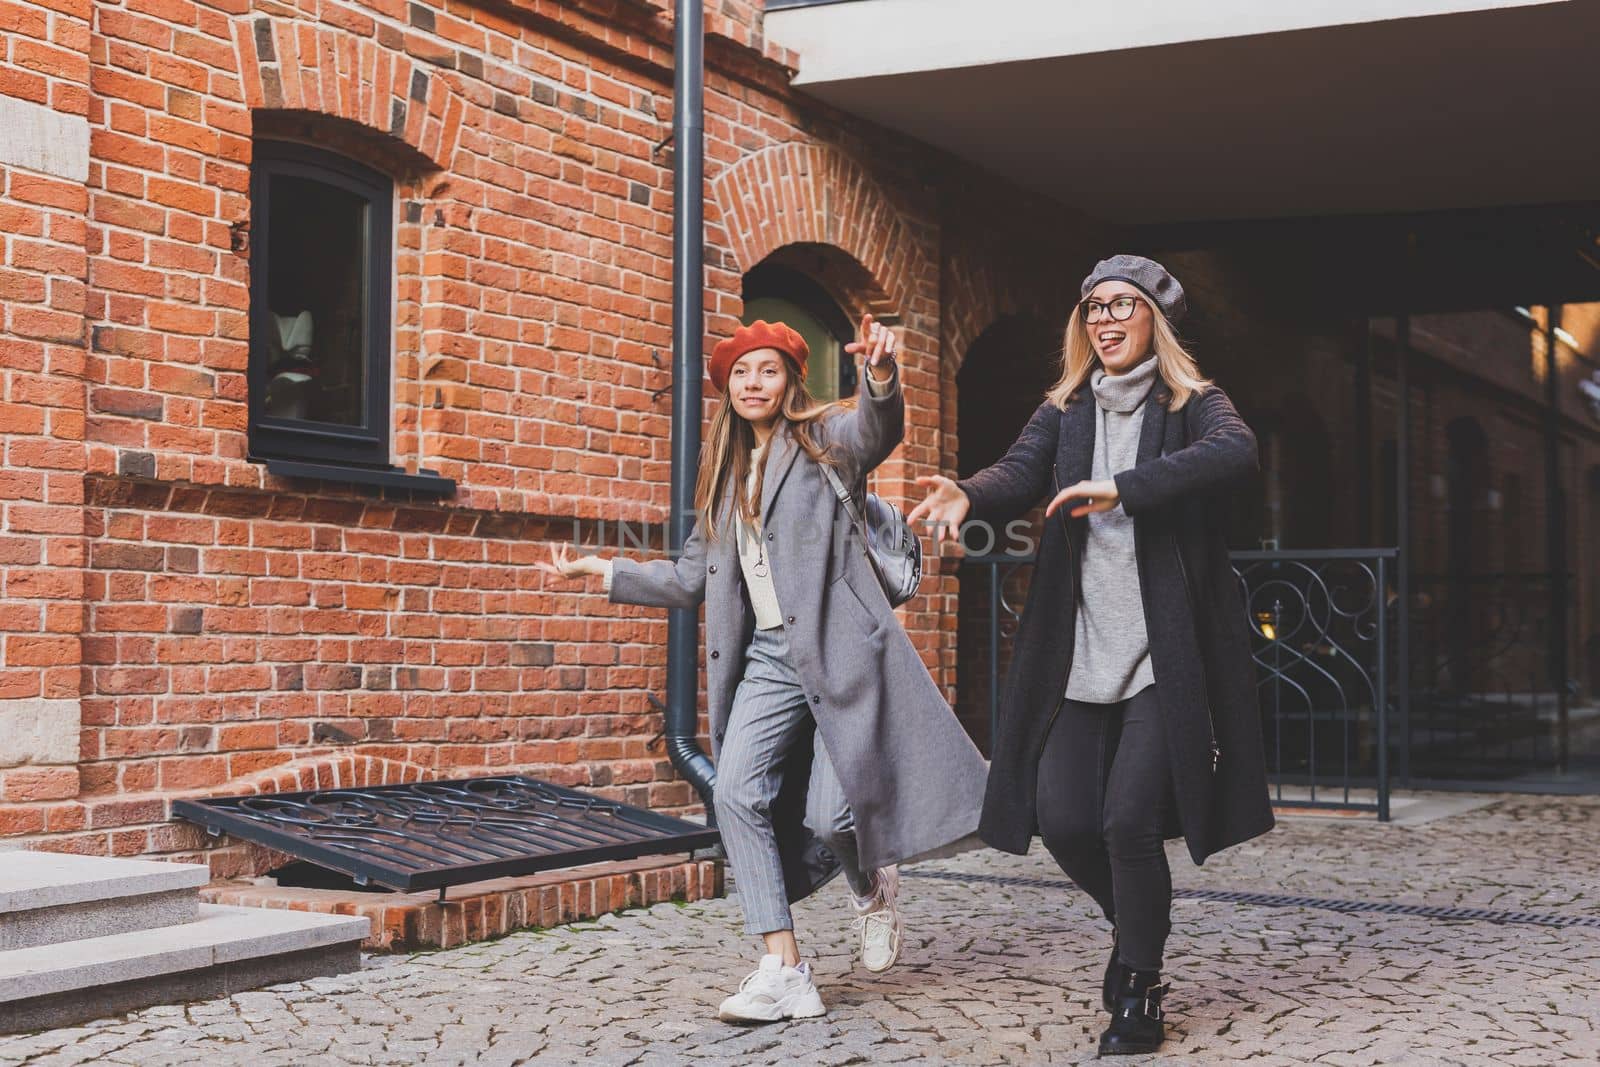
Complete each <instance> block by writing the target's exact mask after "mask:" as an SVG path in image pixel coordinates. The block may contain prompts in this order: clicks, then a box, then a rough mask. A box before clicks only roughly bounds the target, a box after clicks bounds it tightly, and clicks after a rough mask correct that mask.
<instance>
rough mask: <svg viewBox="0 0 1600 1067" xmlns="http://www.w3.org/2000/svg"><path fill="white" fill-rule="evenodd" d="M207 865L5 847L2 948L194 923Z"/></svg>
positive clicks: (0, 879) (0, 857)
mask: <svg viewBox="0 0 1600 1067" xmlns="http://www.w3.org/2000/svg"><path fill="white" fill-rule="evenodd" d="M209 877H210V873H209V872H208V871H207V869H206V867H205V866H204V865H203V864H197V863H158V862H154V861H151V860H124V859H109V858H106V857H103V856H74V855H68V854H63V853H57V852H22V851H18V852H5V853H0V953H5V952H10V951H14V950H17V949H26V948H34V947H37V946H40V945H54V944H59V943H61V942H64V941H77V940H81V939H83V938H94V937H107V936H110V935H112V934H122V933H130V932H132V931H137V930H151V929H156V928H159V927H164V926H173V925H176V924H178V923H186V922H193V921H194V920H195V917H196V916H197V915H198V914H199V912H198V910H197V909H198V907H199V889H200V887H201V886H203V885H205V884H206V881H207V879H208V878H209Z"/></svg>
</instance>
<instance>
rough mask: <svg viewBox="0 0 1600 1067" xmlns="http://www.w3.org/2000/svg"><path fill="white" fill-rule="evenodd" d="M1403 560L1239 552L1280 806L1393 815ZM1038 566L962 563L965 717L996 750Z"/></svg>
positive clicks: (1017, 560)
mask: <svg viewBox="0 0 1600 1067" xmlns="http://www.w3.org/2000/svg"><path fill="white" fill-rule="evenodd" d="M1395 556H1396V553H1395V551H1394V550H1393V549H1358V550H1348V551H1346V550H1329V551H1304V552H1281V551H1277V552H1265V551H1263V552H1237V553H1234V554H1233V557H1232V559H1233V565H1234V571H1235V573H1236V575H1237V576H1238V580H1239V583H1240V591H1241V594H1242V597H1243V600H1244V603H1245V605H1246V607H1245V610H1246V614H1247V618H1248V622H1249V627H1250V633H1251V654H1252V656H1253V657H1254V659H1255V663H1256V668H1257V691H1258V693H1259V695H1260V707H1261V717H1262V718H1261V721H1262V728H1263V735H1264V738H1265V741H1266V751H1267V762H1268V770H1269V773H1270V776H1271V779H1272V789H1273V794H1274V800H1275V801H1276V802H1278V803H1279V804H1282V805H1286V806H1292V807H1314V808H1336V809H1342V810H1356V811H1372V812H1376V813H1377V815H1378V818H1379V819H1382V820H1387V819H1388V818H1389V752H1388V746H1387V744H1386V743H1385V739H1386V738H1388V737H1389V730H1388V724H1389V711H1390V708H1391V705H1392V701H1393V700H1394V695H1393V693H1392V692H1391V689H1392V682H1393V678H1392V677H1391V675H1392V669H1391V664H1392V662H1393V660H1392V656H1393V647H1392V646H1393V643H1394V636H1393V633H1392V631H1393V626H1392V618H1391V609H1392V607H1393V601H1394V591H1393V588H1392V586H1393V584H1394V562H1395ZM1033 563H1034V558H1033V557H1032V556H1005V555H1000V556H969V557H967V558H966V559H965V560H963V561H962V565H961V572H960V581H961V597H962V604H963V610H962V624H961V625H962V632H961V638H962V667H963V670H962V674H963V675H964V677H962V678H960V679H958V686H957V689H958V696H957V703H958V711H960V712H962V713H963V719H964V721H966V722H967V723H968V724H969V728H972V727H974V726H976V725H977V724H978V721H979V720H980V719H981V720H986V724H985V725H986V727H987V731H988V734H989V740H990V742H991V745H992V742H993V726H994V719H995V716H994V709H995V708H997V707H998V706H999V702H1000V680H1001V678H1002V677H1003V675H1004V672H1005V670H1006V668H1007V666H1008V662H1009V651H1010V640H1011V638H1012V637H1013V636H1014V635H1015V632H1016V626H1017V623H1018V621H1019V620H1020V618H1021V606H1022V604H1023V602H1024V600H1025V599H1026V596H1027V583H1028V580H1029V579H1030V578H1031V571H1032V566H1033ZM980 635H981V636H980ZM1369 795H1370V798H1371V799H1368V796H1369Z"/></svg>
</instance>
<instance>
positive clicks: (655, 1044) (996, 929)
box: [0, 797, 1600, 1067]
mask: <svg viewBox="0 0 1600 1067" xmlns="http://www.w3.org/2000/svg"><path fill="white" fill-rule="evenodd" d="M1172 855H1173V869H1174V877H1175V881H1176V882H1177V884H1178V885H1179V886H1180V887H1183V888H1185V889H1193V890H1201V891H1205V890H1213V891H1218V890H1242V891H1249V892H1258V893H1270V894H1282V895H1288V894H1293V895H1297V896H1306V897H1317V898H1325V899H1335V900H1339V901H1352V902H1359V901H1365V902H1371V903H1372V904H1375V905H1376V904H1383V903H1390V904H1398V905H1406V904H1413V905H1431V906H1438V907H1461V908H1494V909H1505V910H1510V911H1523V912H1530V913H1537V914H1536V915H1528V916H1523V917H1522V919H1523V921H1514V922H1507V921H1492V922H1491V921H1481V920H1477V921H1474V920H1457V919H1441V918H1427V917H1422V916H1418V915H1408V914H1385V913H1381V912H1376V911H1370V910H1368V911H1357V912H1343V911H1338V910H1333V909H1331V908H1329V907H1326V906H1303V905H1301V906H1295V905H1287V904H1285V903H1284V901H1283V900H1279V901H1276V902H1274V903H1275V905H1276V906H1260V905H1246V904H1232V903H1221V902H1217V901H1216V900H1207V899H1194V898H1188V899H1180V900H1179V901H1178V903H1177V904H1176V907H1175V927H1174V932H1173V939H1172V942H1171V952H1170V965H1169V970H1170V975H1171V978H1172V981H1173V983H1174V987H1173V992H1172V993H1171V995H1170V997H1169V999H1168V1007H1169V1008H1170V1011H1171V1016H1170V1018H1171V1026H1170V1034H1171V1039H1170V1041H1169V1043H1168V1050H1167V1052H1165V1053H1163V1055H1161V1056H1159V1057H1152V1058H1150V1059H1149V1060H1147V1061H1146V1062H1173V1063H1211V1062H1220V1061H1236V1060H1248V1061H1249V1062H1250V1063H1253V1064H1261V1065H1276V1064H1306V1063H1316V1064H1333V1065H1338V1067H1345V1065H1356V1064H1376V1063H1416V1064H1446V1063H1448V1064H1514V1065H1515V1064H1526V1065H1529V1067H1535V1065H1543V1064H1552V1063H1560V1062H1574V1063H1590V1064H1593V1063H1596V1062H1600V996H1597V995H1596V992H1595V990H1596V987H1597V984H1600V864H1597V860H1596V857H1600V799H1596V798H1579V799H1572V798H1527V797H1513V798H1503V799H1500V800H1497V801H1496V802H1495V803H1493V804H1491V805H1490V806H1488V807H1486V808H1483V809H1480V810H1477V811H1472V812H1469V813H1466V814H1460V815H1455V816H1451V817H1448V818H1444V819H1440V820H1438V821H1435V822H1431V823H1427V824H1425V825H1417V826H1404V825H1394V824H1391V825H1387V826H1382V825H1378V824H1377V823H1375V822H1373V821H1371V820H1366V819H1364V820H1359V821H1331V820H1315V821H1312V820H1293V821H1288V822H1286V823H1285V824H1284V825H1283V826H1281V827H1280V828H1279V829H1278V830H1277V831H1275V832H1274V833H1273V834H1271V835H1269V836H1268V837H1267V838H1264V839H1262V840H1261V841H1259V842H1255V843H1252V844H1250V845H1248V846H1245V847H1243V848H1239V849H1235V850H1233V851H1232V852H1230V853H1227V854H1225V855H1223V856H1220V857H1218V858H1216V859H1215V860H1213V861H1212V862H1211V863H1209V864H1207V865H1206V867H1205V868H1204V869H1203V870H1197V869H1196V868H1194V867H1193V866H1192V865H1191V864H1190V863H1189V862H1188V860H1187V859H1186V858H1184V857H1183V855H1182V854H1181V853H1180V852H1179V851H1178V850H1177V849H1176V848H1174V850H1173V853H1172ZM910 873H911V875H912V876H911V877H908V878H907V879H906V880H905V882H904V888H905V912H906V917H907V921H908V924H909V934H910V940H909V942H908V945H907V948H906V951H905V953H904V956H903V958H902V962H901V964H900V965H899V966H897V967H896V968H895V969H894V970H893V971H891V972H890V973H889V974H887V975H884V976H881V977H874V976H870V975H868V974H867V973H866V972H865V971H863V970H862V969H860V968H859V967H854V968H853V967H852V965H851V951H850V949H851V945H850V942H849V923H848V921H847V919H846V916H845V914H844V912H843V910H842V909H843V904H844V895H843V894H844V890H843V889H842V888H841V887H840V886H838V885H837V884H836V885H834V886H830V887H829V888H828V889H826V890H825V891H824V892H823V893H821V894H820V895H819V897H818V898H817V899H815V900H813V901H809V902H807V903H805V904H803V905H802V906H801V907H800V908H799V911H798V921H799V925H800V931H799V933H800V937H801V940H802V944H803V945H804V946H805V947H806V948H807V950H808V952H809V953H810V954H812V956H813V958H814V960H815V965H816V968H817V972H818V976H819V982H820V985H821V988H822V991H823V995H824V998H825V1000H826V1001H827V1003H828V1006H829V1009H830V1011H829V1014H828V1016H827V1017H826V1018H825V1019H822V1020H816V1021H810V1022H802V1023H792V1024H786V1025H782V1026H776V1027H766V1028H759V1029H739V1028H735V1027H731V1026H727V1025H724V1024H722V1023H719V1022H717V1021H716V1020H715V1018H714V1017H713V1013H714V1010H715V1007H716V1004H717V1002H718V1000H719V999H720V998H721V997H722V996H723V995H724V994H725V993H726V992H727V991H728V990H729V989H730V988H731V986H732V985H733V984H735V983H736V982H737V980H738V978H740V977H741V976H742V975H743V974H744V973H745V971H746V970H747V969H748V967H749V962H748V961H749V956H750V952H751V950H752V946H751V945H750V944H749V943H748V942H747V940H746V939H745V938H744V937H743V936H742V935H741V934H740V933H739V925H738V918H737V907H736V905H735V903H734V902H733V901H731V900H723V901H708V902H703V903H699V904H694V905H687V906H676V905H670V904H668V905H660V906H657V907H654V908H651V909H649V910H647V911H636V912H631V913H627V914H624V915H620V916H613V917H608V918H606V919H604V920H602V921H599V922H593V923H585V924H581V925H578V926H572V927H566V928H562V929H557V930H550V931H546V932H541V933H525V934H518V935H513V936H511V937H507V938H505V939H503V940H501V941H498V942H494V943H491V944H482V945H476V946H471V947H467V948H462V949H456V950H452V951H448V952H438V953H432V954H423V955H416V956H401V957H373V958H370V959H368V960H367V962H366V966H365V968H364V969H363V970H362V971H361V972H360V973H358V974H353V975H347V976H344V977H340V978H332V979H318V980H315V981H311V982H306V983H302V984H295V985H286V986H279V987H276V988H273V989H269V990H264V991H260V992H253V993H242V994H239V995H237V996H234V997H231V998H228V999H225V1000H217V1001H209V1002H204V1003H197V1004H190V1005H187V1006H178V1007H169V1008H156V1009H150V1010H147V1011H141V1012H137V1013H135V1014H132V1015H129V1016H125V1017H122V1018H118V1019H108V1020H103V1021H100V1022H96V1023H93V1024H90V1025H87V1026H83V1027H76V1028H72V1029H65V1030H55V1031H49V1032H45V1033H40V1034H34V1035H28V1036H22V1037H16V1038H12V1039H9V1040H7V1039H0V1064H3V1065H6V1067H9V1065H12V1064H23V1063H26V1064H40V1065H44V1064H77V1063H91V1062H92V1063H105V1064H205V1065H207V1067H212V1065H217V1067H222V1065H230V1064H240V1065H249V1067H272V1065H275V1064H294V1065H302V1064H347V1063H350V1064H408V1063H427V1064H514V1063H533V1064H569V1063H578V1062H580V1061H581V1062H584V1063H592V1064H602V1065H605V1064H618V1065H620V1064H670V1063H684V1062H691V1061H692V1062H695V1063H700V1064H747V1063H782V1062H790V1061H794V1062H800V1063H816V1064H824V1065H834V1064H849V1063H868V1062H871V1063H910V1062H933V1063H959V1064H987V1063H996V1064H998V1063H1077V1062H1081V1061H1083V1060H1087V1059H1091V1058H1093V1057H1094V1041H1095V1036H1096V1035H1097V1034H1098V1032H1099V1029H1100V1027H1101V1017H1100V1009H1099V1006H1098V1004H1097V1003H1096V1001H1097V996H1098V984H1097V983H1098V980H1099V973H1100V969H1101V967H1102V966H1103V962H1104V953H1105V952H1106V949H1107V946H1108V937H1107V933H1106V930H1105V929H1104V926H1103V923H1101V922H1100V921H1098V920H1097V919H1096V918H1095V917H1094V916H1093V914H1092V912H1091V909H1090V907H1089V906H1088V905H1087V901H1086V898H1085V897H1083V896H1082V895H1081V894H1079V893H1076V892H1074V891H1071V890H1069V889H1067V888H1064V887H1063V886H1062V885H1061V884H1060V883H1061V876H1060V875H1059V873H1058V872H1057V871H1056V870H1055V869H1054V867H1053V866H1052V865H1051V864H1050V863H1049V862H1048V859H1047V858H1045V857H1044V856H1043V853H1042V850H1039V849H1035V852H1034V854H1033V855H1032V856H1030V857H1027V858H1017V857H1007V856H1001V855H999V854H997V853H993V852H980V853H970V854H968V855H965V856H961V857H958V858H956V859H953V860H946V861H942V862H940V863H937V864H929V865H926V866H924V867H921V868H918V869H917V870H916V871H913V872H910ZM1574 920H1575V921H1577V922H1578V924H1579V925H1572V926H1565V927H1562V926H1557V925H1551V924H1552V923H1556V922H1561V921H1568V922H1571V921H1574ZM1584 924H1587V925H1584ZM1133 1062H1139V1061H1133Z"/></svg>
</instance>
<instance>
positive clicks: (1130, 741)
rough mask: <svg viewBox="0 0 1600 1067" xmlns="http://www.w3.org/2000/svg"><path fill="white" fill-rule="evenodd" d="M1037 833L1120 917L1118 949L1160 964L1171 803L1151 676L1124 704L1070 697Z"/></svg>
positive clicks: (1166, 924) (1050, 746)
mask: <svg viewBox="0 0 1600 1067" xmlns="http://www.w3.org/2000/svg"><path fill="white" fill-rule="evenodd" d="M1037 799H1038V812H1039V836H1040V837H1042V838H1043V839H1044V845H1045V848H1047V849H1049V850H1050V855H1051V856H1053V857H1054V858H1055V861H1056V863H1057V864H1058V865H1059V866H1060V867H1061V869H1062V870H1063V871H1065V872H1066V874H1067V876H1068V877H1070V878H1071V879H1072V880H1073V881H1074V882H1076V883H1077V884H1078V885H1079V886H1081V887H1082V888H1083V890H1084V891H1085V892H1086V893H1088V894H1089V895H1090V896H1091V897H1093V898H1094V899H1095V902H1096V903H1098V904H1099V905H1100V908H1101V910H1102V911H1104V912H1105V914H1106V918H1108V919H1110V920H1111V921H1112V922H1113V923H1114V924H1115V925H1116V927H1117V937H1118V948H1117V952H1118V955H1119V956H1120V957H1121V959H1122V962H1123V963H1124V964H1126V965H1127V966H1129V967H1132V968H1134V969H1135V970H1140V971H1159V970H1160V969H1161V955H1162V950H1163V949H1164V948H1165V946H1166V943H1167V932H1168V931H1169V930H1170V929H1171V927H1172V872H1171V871H1170V870H1169V869H1168V867H1167V853H1166V850H1165V848H1164V847H1163V834H1164V832H1165V828H1166V826H1167V824H1168V822H1169V821H1170V816H1171V812H1172V807H1173V796H1172V771H1171V766H1170V764H1169V761H1168V759H1167V739H1166V734H1165V732H1164V731H1163V729H1162V724H1161V709H1160V707H1159V706H1157V703H1156V691H1155V687H1154V686H1149V687H1146V688H1145V689H1142V690H1140V691H1139V692H1137V693H1135V694H1134V695H1133V696H1132V697H1130V698H1128V699H1127V700H1124V701H1122V702H1121V703H1118V704H1084V703H1081V702H1079V701H1076V700H1068V701H1066V702H1065V703H1064V704H1063V705H1062V707H1061V712H1060V714H1059V715H1057V716H1056V721H1055V725H1053V726H1052V727H1051V728H1050V736H1049V737H1047V738H1046V739H1045V746H1044V752H1043V754H1041V756H1040V757H1039V790H1038V797H1037Z"/></svg>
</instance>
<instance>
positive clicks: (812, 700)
mask: <svg viewBox="0 0 1600 1067" xmlns="http://www.w3.org/2000/svg"><path fill="white" fill-rule="evenodd" d="M811 703H813V704H820V703H822V698H821V697H812V698H811Z"/></svg>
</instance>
